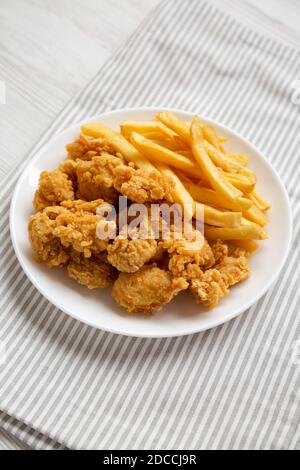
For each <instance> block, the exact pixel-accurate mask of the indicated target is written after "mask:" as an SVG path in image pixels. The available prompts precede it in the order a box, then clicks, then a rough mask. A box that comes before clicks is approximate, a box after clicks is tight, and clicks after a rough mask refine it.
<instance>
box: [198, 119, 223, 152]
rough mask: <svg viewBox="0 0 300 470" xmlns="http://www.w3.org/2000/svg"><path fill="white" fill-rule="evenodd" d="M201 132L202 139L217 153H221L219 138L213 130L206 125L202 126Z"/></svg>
mask: <svg viewBox="0 0 300 470" xmlns="http://www.w3.org/2000/svg"><path fill="white" fill-rule="evenodd" d="M202 132H203V136H204V139H205V140H207V141H208V142H209V143H210V144H211V145H212V146H213V147H215V148H216V149H217V150H218V151H219V152H222V151H223V149H222V146H221V144H220V141H219V138H218V136H217V133H216V131H215V129H214V128H213V127H212V126H209V125H208V124H204V125H203V126H202Z"/></svg>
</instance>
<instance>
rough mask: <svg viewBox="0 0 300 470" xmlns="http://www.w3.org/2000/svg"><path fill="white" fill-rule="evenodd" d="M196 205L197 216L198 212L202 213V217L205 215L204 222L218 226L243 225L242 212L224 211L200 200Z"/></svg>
mask: <svg viewBox="0 0 300 470" xmlns="http://www.w3.org/2000/svg"><path fill="white" fill-rule="evenodd" d="M195 205H196V218H197V214H200V218H202V217H204V220H203V223H204V222H205V223H206V224H209V225H214V226H216V227H239V226H240V225H241V220H242V213H241V212H228V211H227V212H223V211H220V210H218V209H216V208H214V207H211V206H208V205H207V204H201V203H200V202H195Z"/></svg>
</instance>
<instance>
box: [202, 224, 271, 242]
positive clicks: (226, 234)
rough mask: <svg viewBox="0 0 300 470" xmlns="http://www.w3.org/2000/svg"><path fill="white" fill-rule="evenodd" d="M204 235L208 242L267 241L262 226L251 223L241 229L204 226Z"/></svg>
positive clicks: (240, 227) (241, 226)
mask: <svg viewBox="0 0 300 470" xmlns="http://www.w3.org/2000/svg"><path fill="white" fill-rule="evenodd" d="M204 234H205V236H206V238H208V240H217V239H218V238H220V239H221V240H265V239H266V238H268V237H267V235H266V232H265V231H264V230H263V229H262V228H261V226H260V225H257V224H254V223H253V222H250V223H249V224H246V225H240V226H239V227H233V228H230V227H222V228H221V227H211V226H209V225H205V226H204Z"/></svg>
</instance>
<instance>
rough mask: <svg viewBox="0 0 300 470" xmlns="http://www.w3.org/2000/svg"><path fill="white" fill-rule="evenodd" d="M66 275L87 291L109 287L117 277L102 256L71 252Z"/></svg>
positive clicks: (115, 272)
mask: <svg viewBox="0 0 300 470" xmlns="http://www.w3.org/2000/svg"><path fill="white" fill-rule="evenodd" d="M67 271H68V275H69V276H70V277H71V278H73V279H75V280H76V281H77V282H78V283H79V284H82V285H83V286H86V287H88V289H99V288H105V287H109V286H110V285H111V284H112V283H113V281H114V280H115V278H116V277H117V271H116V270H115V269H114V268H113V267H112V266H111V265H110V264H109V263H107V261H106V260H105V258H104V257H103V256H92V257H91V258H85V257H84V256H82V255H80V254H78V253H76V252H74V251H73V252H72V253H71V260H70V262H69V264H68V267H67Z"/></svg>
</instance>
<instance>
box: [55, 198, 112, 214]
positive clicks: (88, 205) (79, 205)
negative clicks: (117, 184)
mask: <svg viewBox="0 0 300 470" xmlns="http://www.w3.org/2000/svg"><path fill="white" fill-rule="evenodd" d="M102 204H106V203H105V202H104V201H103V199H95V200H94V201H83V200H82V199H76V200H74V201H63V202H62V203H61V207H63V208H65V209H68V210H69V211H71V212H80V213H81V214H83V213H85V212H86V213H90V214H96V213H97V209H98V207H101V206H102Z"/></svg>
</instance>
